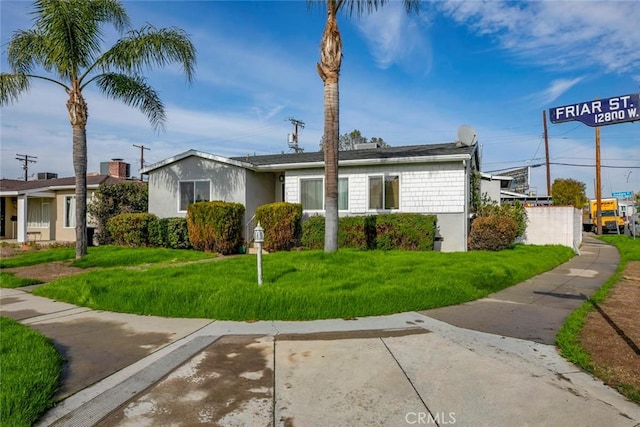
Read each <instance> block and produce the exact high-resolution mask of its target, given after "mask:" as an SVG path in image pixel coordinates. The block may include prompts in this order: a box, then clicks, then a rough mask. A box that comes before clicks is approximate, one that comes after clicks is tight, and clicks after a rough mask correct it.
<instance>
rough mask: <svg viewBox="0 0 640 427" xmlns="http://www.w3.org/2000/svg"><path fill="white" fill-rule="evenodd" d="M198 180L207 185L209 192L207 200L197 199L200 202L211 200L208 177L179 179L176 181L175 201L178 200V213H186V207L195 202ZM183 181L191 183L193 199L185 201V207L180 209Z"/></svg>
mask: <svg viewBox="0 0 640 427" xmlns="http://www.w3.org/2000/svg"><path fill="white" fill-rule="evenodd" d="M198 182H206V183H207V184H208V185H209V194H208V195H207V200H198V201H201V202H210V201H211V187H212V185H211V180H210V179H181V180H179V181H178V197H177V199H178V200H177V202H178V208H177V209H178V212H179V213H186V212H187V209H188V208H189V205H191V204H193V203H196V200H195V197H196V183H198ZM183 183H192V184H193V187H192V190H193V199H194V200H193V201H192V202H190V203H187V205H186V207H185V209H181V207H182V184H183Z"/></svg>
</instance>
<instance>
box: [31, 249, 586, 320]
mask: <svg viewBox="0 0 640 427" xmlns="http://www.w3.org/2000/svg"><path fill="white" fill-rule="evenodd" d="M572 256H573V252H572V251H571V249H569V248H566V247H562V246H524V245H517V246H516V247H515V248H513V249H510V250H504V251H500V252H484V251H477V252H467V253H440V252H409V251H355V250H346V249H342V250H340V251H338V252H336V253H329V254H327V253H324V252H322V251H300V252H279V253H274V254H269V255H265V256H264V257H263V271H264V285H262V286H258V285H257V277H256V257H255V256H249V255H248V256H241V257H235V258H229V259H223V260H220V261H218V262H212V263H198V264H192V265H187V266H180V267H168V268H157V267H148V268H145V269H135V270H131V269H122V268H116V269H109V270H98V271H92V272H88V273H84V274H81V275H79V276H72V277H67V278H61V279H58V280H56V281H54V282H51V283H49V284H47V285H45V286H42V287H40V288H38V289H36V290H35V291H34V293H35V294H37V295H41V296H46V297H49V298H53V299H56V300H61V301H66V302H69V303H72V304H77V305H82V306H86V307H90V308H93V309H100V310H109V311H116V312H126V313H136V314H143V315H158V316H168V317H190V318H195V317H198V318H211V319H220V320H222V319H225V320H311V319H326V318H349V317H354V316H355V317H360V316H372V315H383V314H391V313H398V312H405V311H415V310H424V309H429V308H435V307H442V306H446V305H452V304H459V303H462V302H466V301H471V300H474V299H477V298H481V297H484V296H486V295H489V294H491V293H493V292H496V291H499V290H501V289H504V288H506V287H508V286H511V285H514V284H516V283H520V282H522V281H524V280H526V279H528V278H530V277H532V276H535V275H537V274H540V273H542V272H544V271H547V270H549V269H551V268H553V267H555V266H557V265H559V264H560V263H562V262H564V261H566V260H568V259H570V258H571V257H572Z"/></svg>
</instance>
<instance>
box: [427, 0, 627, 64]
mask: <svg viewBox="0 0 640 427" xmlns="http://www.w3.org/2000/svg"><path fill="white" fill-rule="evenodd" d="M436 5H437V7H438V8H439V9H440V10H442V11H443V12H444V13H445V14H446V15H449V16H450V17H451V18H453V19H454V20H455V21H456V22H458V23H460V24H464V25H467V26H468V27H469V28H470V29H472V30H473V31H475V32H477V33H478V34H481V35H490V36H493V37H495V38H496V40H497V41H498V43H499V44H500V45H501V46H502V47H503V48H505V49H508V50H509V51H511V52H512V53H514V54H515V55H518V56H522V57H523V58H526V59H527V60H531V61H534V62H536V63H538V64H541V65H545V66H548V67H553V68H554V69H565V70H567V69H577V68H582V67H586V66H591V65H594V64H597V65H599V66H600V67H601V68H602V70H603V71H604V72H613V73H625V72H631V73H638V71H637V70H638V69H640V55H639V54H638V46H639V45H640V31H638V22H640V7H638V4H637V3H636V2H633V1H615V2H614V1H612V2H604V1H603V2H574V1H538V2H526V3H525V2H517V3H513V2H505V1H489V2H476V1H465V2H460V1H454V0H448V1H443V2H438V3H436Z"/></svg>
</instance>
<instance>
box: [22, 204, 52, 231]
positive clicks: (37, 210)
mask: <svg viewBox="0 0 640 427" xmlns="http://www.w3.org/2000/svg"><path fill="white" fill-rule="evenodd" d="M27 227H30V228H48V227H49V201H48V200H47V199H39V198H36V199H27Z"/></svg>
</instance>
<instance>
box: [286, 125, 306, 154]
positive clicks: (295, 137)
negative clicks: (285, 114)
mask: <svg viewBox="0 0 640 427" xmlns="http://www.w3.org/2000/svg"><path fill="white" fill-rule="evenodd" d="M288 120H289V121H290V122H291V124H292V125H293V141H288V142H289V148H290V149H293V151H295V153H296V154H298V153H301V152H303V151H304V150H303V149H302V148H300V147H299V146H298V128H300V129H304V122H303V121H302V120H298V119H294V118H293V117H289V119H288Z"/></svg>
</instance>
